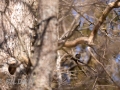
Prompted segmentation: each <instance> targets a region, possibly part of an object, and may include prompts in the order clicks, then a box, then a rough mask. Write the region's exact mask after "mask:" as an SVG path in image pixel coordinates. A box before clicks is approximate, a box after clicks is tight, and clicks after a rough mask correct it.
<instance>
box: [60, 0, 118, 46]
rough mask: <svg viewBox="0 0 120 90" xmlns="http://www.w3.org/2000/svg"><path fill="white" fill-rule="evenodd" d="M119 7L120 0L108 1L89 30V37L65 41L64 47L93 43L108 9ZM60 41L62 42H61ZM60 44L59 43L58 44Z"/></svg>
mask: <svg viewBox="0 0 120 90" xmlns="http://www.w3.org/2000/svg"><path fill="white" fill-rule="evenodd" d="M118 7H120V0H117V1H115V2H112V3H109V4H108V6H107V7H106V9H105V10H104V12H103V14H102V15H101V17H100V18H99V20H98V22H97V24H96V25H95V27H94V28H93V31H92V32H91V34H90V36H89V37H79V38H77V39H75V40H72V41H65V42H63V43H64V45H63V46H64V47H74V46H76V45H78V44H88V45H94V43H93V42H94V40H95V38H96V36H97V32H98V30H99V28H100V26H101V25H102V24H103V22H104V21H105V20H106V17H107V16H108V14H109V13H110V11H111V10H112V9H113V8H118ZM63 43H62V44H63ZM59 45H60V44H59Z"/></svg>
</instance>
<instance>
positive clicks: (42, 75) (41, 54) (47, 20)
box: [32, 0, 59, 90]
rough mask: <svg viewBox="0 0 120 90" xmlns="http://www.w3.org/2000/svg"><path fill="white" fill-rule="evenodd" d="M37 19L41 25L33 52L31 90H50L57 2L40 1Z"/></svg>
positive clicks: (57, 0)
mask: <svg viewBox="0 0 120 90" xmlns="http://www.w3.org/2000/svg"><path fill="white" fill-rule="evenodd" d="M39 4H40V5H39V6H40V8H39V15H40V16H39V18H40V22H42V24H41V25H40V26H39V30H38V31H37V35H38V39H37V40H36V43H35V51H34V55H33V58H34V71H33V74H34V76H33V77H34V80H35V84H34V86H33V89H32V90H46V89H47V90H51V89H52V88H51V82H52V76H53V73H54V72H55V71H54V70H55V68H56V58H57V52H56V48H57V31H58V30H57V29H58V26H57V15H58V6H59V0H40V2H39Z"/></svg>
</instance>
